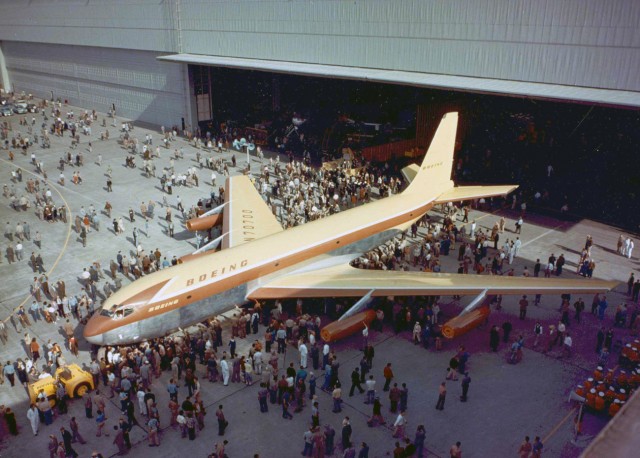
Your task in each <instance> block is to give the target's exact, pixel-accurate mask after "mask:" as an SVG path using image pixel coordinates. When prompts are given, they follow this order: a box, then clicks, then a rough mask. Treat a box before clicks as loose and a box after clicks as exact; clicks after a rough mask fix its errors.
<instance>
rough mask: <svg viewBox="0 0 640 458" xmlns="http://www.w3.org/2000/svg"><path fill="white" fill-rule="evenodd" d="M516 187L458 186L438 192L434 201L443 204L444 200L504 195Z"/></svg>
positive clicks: (453, 200)
mask: <svg viewBox="0 0 640 458" xmlns="http://www.w3.org/2000/svg"><path fill="white" fill-rule="evenodd" d="M517 188H518V186H517V185H500V186H459V187H457V188H451V189H449V190H448V191H445V192H443V193H442V194H440V195H439V196H438V198H437V199H436V200H435V203H436V204H443V203H446V202H458V201H460V200H471V199H479V198H481V197H493V196H504V195H506V194H509V193H510V192H511V191H513V190H515V189H517Z"/></svg>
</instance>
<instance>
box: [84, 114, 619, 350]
mask: <svg viewBox="0 0 640 458" xmlns="http://www.w3.org/2000/svg"><path fill="white" fill-rule="evenodd" d="M457 124H458V114H457V113H448V114H446V115H445V116H444V117H443V119H442V121H441V123H440V125H439V127H438V129H437V131H436V133H435V135H434V138H433V140H432V142H431V145H430V147H429V150H428V152H427V154H426V155H425V158H424V160H423V162H422V164H421V165H420V166H416V165H413V166H409V167H407V168H405V170H404V171H403V172H404V173H405V176H406V177H407V178H408V180H409V181H410V184H409V186H408V187H407V189H406V190H405V191H404V192H402V193H400V194H397V195H394V196H391V197H388V198H384V199H380V200H378V201H376V202H372V203H369V204H367V205H363V206H360V207H357V208H353V209H350V210H347V211H343V212H340V213H337V214H334V215H331V216H329V217H326V218H324V219H320V220H316V221H313V222H309V223H307V224H304V225H302V226H296V227H293V228H290V229H287V230H286V231H285V230H283V229H282V227H281V226H280V224H279V223H278V221H277V220H276V219H275V217H274V215H273V214H272V212H271V210H270V209H269V207H268V206H267V205H266V203H265V202H264V201H263V200H262V197H261V196H260V194H259V193H258V192H257V191H256V189H255V187H254V186H253V184H252V183H251V181H250V179H249V178H248V177H246V176H234V177H231V178H228V179H227V183H226V189H227V191H226V193H225V204H224V205H222V206H220V207H219V208H217V209H214V211H215V212H218V211H222V212H223V223H222V232H223V235H222V237H221V239H222V249H221V250H220V251H213V252H197V253H194V254H191V255H187V256H185V257H183V258H182V261H183V262H182V263H180V264H178V265H176V266H172V267H170V268H167V269H163V270H160V271H158V272H154V273H152V274H150V275H146V276H144V277H142V278H140V279H138V280H136V281H134V282H133V283H131V284H130V285H128V286H126V287H124V288H122V289H120V290H119V291H117V292H116V293H115V294H113V295H112V296H111V297H109V298H107V299H106V300H105V301H104V303H103V305H102V308H101V310H100V312H99V313H96V314H94V316H93V317H92V318H91V319H90V320H89V323H88V324H87V326H86V327H85V330H84V336H85V338H86V339H87V340H88V341H89V342H91V343H95V344H99V345H105V344H109V345H118V344H127V343H132V342H137V341H141V340H145V339H150V338H154V337H158V336H162V335H166V334H168V333H170V332H173V331H175V330H177V329H179V328H184V327H187V326H190V325H192V324H195V323H198V322H200V321H203V320H205V319H207V318H210V317H212V316H215V315H217V314H220V313H223V312H225V311H227V310H230V309H232V308H234V307H236V306H237V305H239V304H242V303H245V302H246V301H247V300H249V299H268V298H287V297H322V296H352V297H353V296H360V295H369V296H370V295H374V296H378V295H430V294H431V295H441V294H459V295H471V294H473V295H477V294H480V293H484V294H486V293H487V291H489V292H490V293H491V294H518V293H523V292H529V293H534V292H540V293H545V294H548V293H552V292H558V293H564V292H585V293H586V292H594V291H596V292H601V291H607V290H609V289H611V288H612V287H613V286H614V284H613V283H611V282H605V281H600V280H586V279H574V280H564V279H560V280H555V279H554V281H550V280H549V279H544V282H542V281H540V279H534V278H514V277H509V278H507V277H496V276H473V275H464V276H462V275H460V276H457V275H447V274H429V273H423V272H387V271H370V270H361V269H356V268H353V267H350V266H349V262H350V261H352V260H353V259H355V258H357V257H359V256H361V255H362V254H363V253H366V252H367V251H369V250H371V249H373V248H375V247H377V246H379V245H381V244H382V243H384V242H386V241H387V240H389V239H391V238H393V237H395V236H397V235H398V234H400V233H402V232H403V231H405V230H406V229H407V228H409V227H410V225H411V224H412V223H413V222H415V221H417V220H418V219H419V218H420V217H422V216H423V215H424V214H425V213H426V212H427V211H429V210H430V209H431V208H432V207H433V205H435V204H436V203H443V202H449V201H459V200H462V199H475V198H478V197H490V196H496V195H505V194H507V193H509V192H511V191H513V190H514V189H516V188H517V186H514V185H507V186H467V187H465V186H463V187H455V186H454V184H453V181H452V180H451V170H452V166H453V154H454V145H455V138H456V130H457ZM206 216H208V214H205V215H203V217H206ZM196 223H197V221H196V222H194V224H193V225H194V226H196V225H197V224H196ZM365 302H366V301H365Z"/></svg>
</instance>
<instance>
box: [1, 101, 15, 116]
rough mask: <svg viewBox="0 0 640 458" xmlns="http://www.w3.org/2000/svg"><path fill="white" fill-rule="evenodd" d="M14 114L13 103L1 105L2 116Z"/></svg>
mask: <svg viewBox="0 0 640 458" xmlns="http://www.w3.org/2000/svg"><path fill="white" fill-rule="evenodd" d="M12 114H13V105H10V104H7V105H2V106H1V107H0V116H11V115H12Z"/></svg>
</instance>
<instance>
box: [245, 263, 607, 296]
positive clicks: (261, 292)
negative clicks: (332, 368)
mask: <svg viewBox="0 0 640 458" xmlns="http://www.w3.org/2000/svg"><path fill="white" fill-rule="evenodd" d="M616 285H617V282H611V281H604V280H587V279H582V278H575V279H564V278H562V279H556V278H532V277H529V278H524V277H503V276H496V275H462V274H434V273H424V272H403V271H384V270H364V269H357V268H354V267H351V266H338V267H330V268H327V269H321V270H316V271H312V272H304V273H298V274H296V273H293V274H289V275H286V276H283V277H280V278H276V279H275V280H273V281H270V282H269V283H267V284H265V285H261V286H260V287H258V288H257V289H255V290H254V291H252V292H251V293H250V294H249V295H248V298H249V299H278V298H285V297H326V296H335V297H361V296H364V295H365V294H367V293H369V292H370V291H372V290H373V294H372V295H373V296H420V295H426V296H429V295H431V296H439V295H454V294H458V295H477V294H480V293H481V292H483V291H485V290H486V291H487V294H552V293H557V294H562V293H585V294H587V293H601V292H603V291H608V290H610V289H612V288H614V287H615V286H616Z"/></svg>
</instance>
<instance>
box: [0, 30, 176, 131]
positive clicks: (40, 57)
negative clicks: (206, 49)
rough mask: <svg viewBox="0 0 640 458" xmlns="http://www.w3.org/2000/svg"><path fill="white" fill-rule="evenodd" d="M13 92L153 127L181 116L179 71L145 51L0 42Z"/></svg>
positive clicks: (168, 122) (174, 66) (174, 120)
mask: <svg viewBox="0 0 640 458" xmlns="http://www.w3.org/2000/svg"><path fill="white" fill-rule="evenodd" d="M3 50H4V52H5V56H6V61H7V68H8V70H9V72H10V74H11V78H12V82H13V85H14V88H15V89H16V90H18V91H23V90H24V91H26V92H30V93H33V94H36V95H38V96H41V97H46V98H49V97H50V91H53V92H54V97H56V98H58V97H59V98H61V99H66V100H68V101H69V103H71V104H73V105H76V106H81V107H85V108H95V109H97V110H99V111H103V112H106V111H108V110H109V108H110V107H111V104H112V103H115V104H116V108H117V112H118V114H119V115H120V116H124V117H127V118H133V119H139V120H141V121H146V122H150V123H154V124H166V125H171V124H173V123H179V122H180V118H181V117H183V116H185V114H186V113H185V100H186V98H185V95H184V94H185V89H184V88H185V83H184V74H183V72H182V66H181V65H178V64H167V63H162V62H159V61H157V60H156V58H155V57H156V54H155V53H151V52H146V51H128V50H127V51H125V50H118V49H108V48H88V47H84V46H70V47H62V46H59V45H42V44H36V43H15V42H4V43H3Z"/></svg>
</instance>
